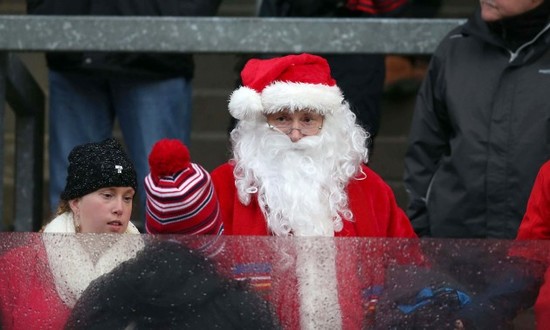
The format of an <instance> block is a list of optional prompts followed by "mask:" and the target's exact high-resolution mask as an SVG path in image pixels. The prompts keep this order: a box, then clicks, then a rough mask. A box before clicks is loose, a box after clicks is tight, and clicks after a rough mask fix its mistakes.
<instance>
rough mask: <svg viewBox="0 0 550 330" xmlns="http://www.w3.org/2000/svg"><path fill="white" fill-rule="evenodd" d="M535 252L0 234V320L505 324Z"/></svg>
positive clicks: (541, 267)
mask: <svg viewBox="0 0 550 330" xmlns="http://www.w3.org/2000/svg"><path fill="white" fill-rule="evenodd" d="M549 251H550V244H549V243H548V242H545V241H522V242H517V241H504V240H451V239H422V240H418V239H392V238H303V237H301V238H298V237H293V238H277V237H254V236H247V237H241V236H222V237H213V236H176V235H174V236H171V235H164V236H152V235H108V234H76V235H74V234H70V235H67V234H38V233H0V308H1V316H2V318H1V322H2V324H1V328H2V329H63V328H66V329H469V328H470V329H471V328H478V329H497V328H505V327H509V326H512V325H513V323H512V322H517V318H516V316H517V315H518V314H521V313H522V312H524V311H525V310H529V308H532V306H533V304H534V303H535V301H536V299H537V296H538V293H539V289H540V288H541V284H542V283H543V277H544V274H545V271H546V268H547V265H548V261H549V254H550V253H549ZM543 288H544V285H543ZM543 290H544V289H543ZM540 300H541V299H539V301H537V304H538V305H537V307H536V308H535V310H534V312H532V313H533V315H536V317H537V318H538V317H539V316H541V315H543V314H544V313H545V312H544V310H545V308H544V307H545V306H544V302H543V301H542V302H541V301H540ZM546 307H547V306H546ZM546 309H547V310H549V312H550V309H548V308H546ZM530 310H531V311H533V309H530ZM537 313H538V314H537ZM514 319H516V321H514ZM529 326H534V320H533V323H531V324H530V325H529Z"/></svg>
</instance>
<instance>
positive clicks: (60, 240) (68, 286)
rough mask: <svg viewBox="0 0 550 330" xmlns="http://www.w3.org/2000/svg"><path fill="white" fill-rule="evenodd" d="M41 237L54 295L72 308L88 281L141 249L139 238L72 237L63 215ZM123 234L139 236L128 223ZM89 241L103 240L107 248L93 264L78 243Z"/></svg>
mask: <svg viewBox="0 0 550 330" xmlns="http://www.w3.org/2000/svg"><path fill="white" fill-rule="evenodd" d="M44 233H45V234H44V235H43V237H42V240H43V241H44V246H45V247H46V253H47V255H48V262H49V265H50V269H51V271H52V275H53V278H54V282H55V287H56V290H57V293H58V294H59V297H60V298H61V299H62V300H63V302H64V303H65V304H66V305H67V306H69V307H71V308H72V307H74V305H75V303H76V301H77V300H78V298H80V295H81V294H82V292H83V291H84V290H85V289H86V288H87V287H88V285H89V284H90V282H91V281H93V280H94V279H96V278H97V277H99V276H101V275H103V274H105V273H108V272H110V271H111V270H112V269H113V268H115V267H116V266H118V265H119V264H120V263H122V262H124V261H126V260H128V259H131V258H133V257H135V255H136V253H137V252H138V251H139V250H141V249H142V248H143V245H144V244H143V241H142V239H141V238H140V237H139V236H138V237H136V236H133V235H120V234H104V235H100V234H84V235H75V233H76V232H75V227H74V219H73V216H72V213H71V212H66V213H63V214H61V215H59V216H58V217H56V218H55V219H54V220H52V222H50V223H49V224H48V225H47V226H46V227H45V228H44ZM125 234H139V231H138V230H137V228H136V227H135V226H134V225H133V224H132V223H131V222H130V223H129V224H128V228H127V229H126V232H125ZM92 235H93V236H92ZM90 239H92V240H106V242H108V243H109V246H110V247H109V248H108V249H107V250H105V251H103V252H102V253H101V256H100V257H99V259H97V262H96V263H95V264H94V263H93V261H92V258H91V256H90V252H89V251H86V250H85V249H84V247H83V246H82V245H81V243H80V241H81V240H90ZM98 242H99V241H98Z"/></svg>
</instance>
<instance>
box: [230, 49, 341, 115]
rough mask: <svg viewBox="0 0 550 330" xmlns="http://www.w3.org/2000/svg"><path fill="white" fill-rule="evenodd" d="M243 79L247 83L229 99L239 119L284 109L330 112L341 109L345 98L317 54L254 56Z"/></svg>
mask: <svg viewBox="0 0 550 330" xmlns="http://www.w3.org/2000/svg"><path fill="white" fill-rule="evenodd" d="M241 79H242V83H243V86H241V87H239V88H238V89H237V90H235V91H234V92H233V93H232V94H231V97H230V99H229V112H230V113H231V115H232V116H233V117H235V118H236V119H239V120H254V119H259V118H261V117H260V115H266V114H270V113H275V112H278V111H280V110H283V109H287V110H290V111H296V110H303V109H309V110H312V111H316V112H318V113H320V114H322V115H326V114H329V113H333V112H335V111H337V110H338V109H340V106H341V104H342V102H343V100H344V97H343V95H342V91H341V90H340V88H338V86H336V82H335V80H334V79H333V78H332V76H331V74H330V67H329V65H328V63H327V61H326V60H325V59H324V58H322V57H320V56H316V55H311V54H300V55H287V56H283V57H277V58H271V59H251V60H249V61H248V62H247V63H246V65H245V66H244V68H243V70H242V72H241Z"/></svg>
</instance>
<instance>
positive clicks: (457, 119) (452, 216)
mask: <svg viewBox="0 0 550 330" xmlns="http://www.w3.org/2000/svg"><path fill="white" fill-rule="evenodd" d="M480 3H481V6H480V8H478V10H477V11H476V12H475V14H474V16H473V17H471V18H470V19H468V21H467V22H466V23H464V24H463V25H461V26H459V27H457V28H456V29H454V30H453V31H451V32H450V33H449V34H448V35H447V36H446V37H445V38H444V39H443V41H442V42H441V43H440V45H439V46H438V48H437V50H436V51H435V53H434V55H433V57H432V59H431V62H430V66H429V69H428V72H427V75H426V77H425V80H424V81H423V84H422V86H421V89H420V91H419V93H418V98H417V102H416V108H415V112H414V116H413V121H412V127H411V133H410V137H409V145H408V150H407V153H406V156H405V186H406V189H407V191H408V193H409V197H410V203H409V206H408V209H407V213H408V216H409V218H410V219H411V222H412V224H413V227H414V229H415V231H416V233H417V234H418V235H420V236H431V237H461V238H467V237H470V238H509V239H511V238H514V237H515V236H516V233H517V230H518V227H519V224H520V222H521V219H522V217H523V214H524V213H525V208H526V204H527V199H528V197H529V192H530V190H531V187H532V184H533V182H534V180H535V176H536V174H537V171H538V169H539V168H540V166H541V165H542V164H543V163H544V162H545V161H546V160H547V159H548V155H550V143H549V142H550V124H549V123H550V103H549V102H547V100H548V83H549V82H550V62H549V60H548V59H549V58H550V57H549V56H550V48H549V46H550V19H549V18H550V3H549V1H548V0H494V1H485V0H481V2H480Z"/></svg>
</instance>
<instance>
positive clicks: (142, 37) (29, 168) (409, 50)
mask: <svg viewBox="0 0 550 330" xmlns="http://www.w3.org/2000/svg"><path fill="white" fill-rule="evenodd" d="M461 22H462V20H458V19H321V18H317V19H312V18H310V19H307V18H249V17H231V18H227V17H226V18H224V17H178V18H175V17H63V16H0V131H2V132H4V108H5V104H6V102H7V103H8V104H9V105H10V106H11V107H12V108H13V110H14V113H15V117H16V125H17V129H16V152H15V154H16V160H15V166H14V168H15V188H14V189H15V191H16V193H15V217H14V218H15V220H14V229H15V230H16V231H33V230H37V229H39V228H40V224H41V222H42V218H41V217H42V190H43V187H42V186H43V174H42V173H43V161H44V160H43V158H44V157H43V150H42V146H43V145H44V139H45V136H44V117H45V115H44V112H45V106H44V93H43V92H42V91H40V89H39V87H38V85H37V84H36V82H34V80H33V78H32V76H31V75H30V74H29V72H28V70H26V69H25V67H24V66H22V65H21V63H20V61H19V60H18V58H17V56H15V55H14V54H13V53H15V52H38V51H39V52H42V51H50V52H56V51H122V52H141V51H146V52H193V53H301V52H315V53H393V54H427V53H431V52H433V50H434V49H435V47H436V45H437V44H438V42H439V41H440V40H441V38H442V37H443V36H444V35H445V34H446V33H447V32H448V31H449V30H451V29H452V28H453V27H455V26H457V25H458V24H460V23H461ZM0 150H1V151H0V173H3V166H4V155H5V148H3V142H0ZM0 181H2V182H1V183H2V186H4V185H3V176H0ZM1 197H2V191H1V190H0V209H3V208H4V207H5V206H4V205H3V198H1ZM7 207H11V205H9V206H7ZM5 230H6V229H5V228H4V221H3V219H2V212H0V231H5Z"/></svg>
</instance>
